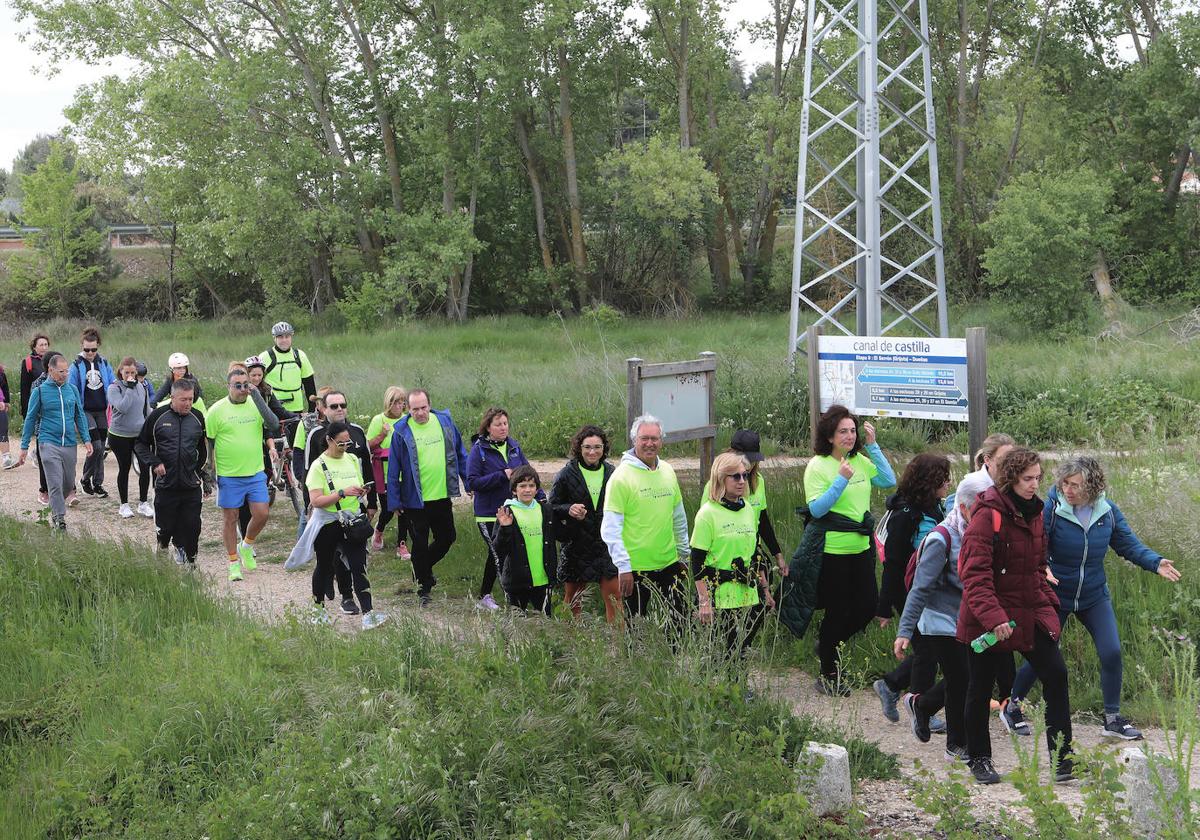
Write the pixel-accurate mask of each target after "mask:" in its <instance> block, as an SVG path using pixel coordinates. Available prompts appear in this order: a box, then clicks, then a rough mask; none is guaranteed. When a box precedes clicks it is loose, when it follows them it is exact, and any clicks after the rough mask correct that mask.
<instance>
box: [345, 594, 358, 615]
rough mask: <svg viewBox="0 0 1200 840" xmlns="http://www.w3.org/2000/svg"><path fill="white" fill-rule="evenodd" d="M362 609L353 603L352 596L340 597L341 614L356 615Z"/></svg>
mask: <svg viewBox="0 0 1200 840" xmlns="http://www.w3.org/2000/svg"><path fill="white" fill-rule="evenodd" d="M360 612H362V610H360V609H359V608H358V604H356V603H354V599H353V598H343V599H342V614H343V615H358V614H359V613H360Z"/></svg>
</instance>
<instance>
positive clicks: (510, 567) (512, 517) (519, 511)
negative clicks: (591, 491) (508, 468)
mask: <svg viewBox="0 0 1200 840" xmlns="http://www.w3.org/2000/svg"><path fill="white" fill-rule="evenodd" d="M509 488H510V489H511V491H512V494H513V498H511V499H509V500H508V501H506V502H505V503H504V504H503V505H501V506H500V508H499V509H498V510H497V511H496V525H497V526H498V532H497V535H496V554H497V556H498V558H499V563H500V588H501V589H503V590H504V597H505V598H506V599H507V600H508V603H509V605H511V606H513V607H516V608H517V609H521V610H526V609H529V608H530V607H533V608H534V609H535V610H539V611H541V612H542V613H543V614H545V615H547V616H548V615H550V614H551V605H550V592H551V588H552V587H553V586H554V585H556V584H557V583H558V580H557V570H556V563H555V559H556V552H555V549H554V545H555V542H554V517H553V515H552V514H551V513H550V506H549V505H548V504H546V502H544V501H539V500H538V499H537V495H538V492H539V491H540V490H541V489H542V479H541V477H540V476H538V474H537V470H535V469H534V468H533V467H531V466H529V465H528V464H525V465H524V466H520V467H517V468H516V469H515V470H513V474H512V476H511V477H510V479H509Z"/></svg>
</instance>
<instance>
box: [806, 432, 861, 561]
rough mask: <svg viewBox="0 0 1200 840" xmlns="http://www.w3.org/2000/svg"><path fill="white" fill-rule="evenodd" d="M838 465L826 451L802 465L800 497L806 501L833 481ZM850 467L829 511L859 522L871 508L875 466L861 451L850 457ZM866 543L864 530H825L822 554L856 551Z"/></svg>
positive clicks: (816, 495)
mask: <svg viewBox="0 0 1200 840" xmlns="http://www.w3.org/2000/svg"><path fill="white" fill-rule="evenodd" d="M841 465H842V462H841V461H839V460H838V459H837V458H834V457H832V456H830V455H817V456H815V457H814V458H813V459H812V460H811V461H809V462H808V466H807V467H805V469H804V498H805V499H807V500H808V502H809V503H810V504H811V503H812V502H813V501H814V500H815V499H817V498H819V497H820V496H821V494H822V493H824V492H825V491H826V490H828V489H829V487H830V486H831V485H832V484H833V480H834V479H835V478H837V474H838V469H839V468H840V467H841ZM850 467H851V468H852V469H853V470H854V478H852V479H850V483H849V484H847V485H846V489H845V490H843V491H842V495H840V496H838V500H837V501H836V502H834V503H833V507H832V508H830V512H832V513H840V514H841V515H842V516H845V517H847V518H849V519H853V520H854V521H855V522H861V521H862V518H863V515H864V514H866V512H867V511H868V510H870V509H871V479H872V478H874V477H875V476H876V475H877V474H878V473H879V470H877V469H876V468H875V465H874V464H872V463H871V459H870V458H868V457H867V456H866V455H863V454H862V453H861V452H859V453H858V454H857V455H855V456H854V457H853V458H851V459H850ZM870 545H871V540H870V537H868V536H867V535H866V534H851V533H847V532H845V531H829V532H827V533H826V534H825V553H826V554H860V553H861V552H864V551H866V550H867V548H869V547H870Z"/></svg>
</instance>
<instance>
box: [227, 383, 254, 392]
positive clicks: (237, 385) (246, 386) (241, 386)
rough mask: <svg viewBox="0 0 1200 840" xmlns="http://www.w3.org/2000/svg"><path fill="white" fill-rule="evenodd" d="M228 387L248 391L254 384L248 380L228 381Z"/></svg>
mask: <svg viewBox="0 0 1200 840" xmlns="http://www.w3.org/2000/svg"><path fill="white" fill-rule="evenodd" d="M229 387H230V388H232V389H233V390H235V391H249V390H250V389H251V388H253V387H254V386H253V385H251V384H250V383H249V382H231V383H229Z"/></svg>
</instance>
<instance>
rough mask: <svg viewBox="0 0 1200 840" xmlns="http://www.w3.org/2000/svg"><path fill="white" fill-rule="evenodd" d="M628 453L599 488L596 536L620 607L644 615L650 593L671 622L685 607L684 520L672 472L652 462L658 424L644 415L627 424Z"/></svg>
mask: <svg viewBox="0 0 1200 840" xmlns="http://www.w3.org/2000/svg"><path fill="white" fill-rule="evenodd" d="M629 439H630V441H631V442H632V443H633V448H632V449H630V450H628V451H626V452H625V454H624V455H622V456H621V463H620V464H619V465H618V466H617V468H616V469H615V470H614V471H613V474H612V478H610V479H609V481H608V486H607V487H606V488H605V489H606V492H605V497H604V519H603V520H602V521H601V523H600V536H601V538H602V539H603V540H604V543H605V545H607V546H608V553H609V556H610V557H611V558H612V562H613V565H614V566H616V567H617V578H618V580H619V581H620V586H621V595H622V597H623V598H624V599H625V607H626V609H628V610H629V611H630V612H631V613H632V614H634V615H645V614H646V611H647V608H648V607H649V605H650V602H651V600H653V598H654V595H653V594H652V593H653V592H657V593H658V596H660V597H661V598H663V599H664V600H665V602H666V604H667V607H668V609H669V611H670V614H671V615H672V617H673V618H675V619H681V618H682V617H683V615H684V611H685V609H686V602H687V563H686V562H685V560H686V559H687V558H689V557H690V556H691V551H690V549H689V546H688V531H687V514H686V513H685V512H684V509H683V494H682V493H681V492H680V490H679V480H678V479H677V478H676V477H675V470H673V469H672V468H671V465H670V464H668V463H667V462H666V461H663V460H662V459H661V458H659V457H658V453H659V451H660V450H661V449H662V422H661V421H660V420H659V419H658V418H656V417H653V416H651V415H649V414H645V415H642V416H641V417H638V418H637V419H636V420H634V421H633V426H632V427H631V428H630V430H629Z"/></svg>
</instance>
